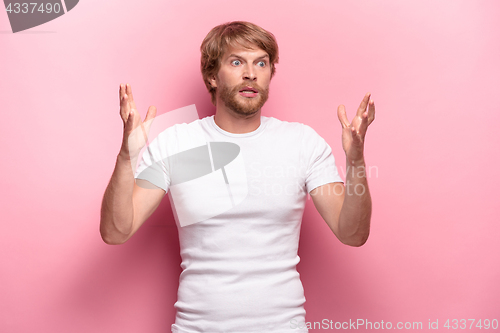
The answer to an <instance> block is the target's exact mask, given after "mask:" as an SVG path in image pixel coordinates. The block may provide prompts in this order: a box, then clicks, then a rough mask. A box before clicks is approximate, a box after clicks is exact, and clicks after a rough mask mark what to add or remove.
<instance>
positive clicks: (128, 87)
mask: <svg viewBox="0 0 500 333" xmlns="http://www.w3.org/2000/svg"><path fill="white" fill-rule="evenodd" d="M126 90H127V95H128V96H129V101H128V102H129V103H130V108H132V109H137V108H136V107H135V101H134V95H132V86H131V85H130V84H128V83H127V85H126Z"/></svg>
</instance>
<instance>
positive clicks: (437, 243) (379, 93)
mask: <svg viewBox="0 0 500 333" xmlns="http://www.w3.org/2000/svg"><path fill="white" fill-rule="evenodd" d="M499 15H500V5H499V3H498V2H497V1H494V0H491V1H463V0H460V1H458V0H456V1H436V0H432V1H428V0H426V1H422V0H413V1H408V0H407V1H401V0H392V1H391V0H380V1H373V0H365V1H361V0H358V1H350V2H347V1H332V0H325V1H319V0H314V1H305V0H301V1H290V0H286V1H285V0H281V1H271V2H270V1H261V0H257V1H252V2H228V1H217V0H213V1H205V0H204V1H201V0H192V1H174V0H169V1H142V2H139V1H117V0H110V1H97V0H83V1H80V3H79V4H78V5H77V6H76V7H75V8H74V9H73V10H72V11H71V12H69V13H67V14H66V15H63V16H62V17H60V18H58V19H56V20H54V21H51V22H49V23H46V24H44V25H41V26H38V27H35V28H33V29H30V30H27V31H25V32H20V33H16V34H12V32H11V30H10V26H9V23H8V19H7V14H6V13H5V11H3V10H2V11H0V50H1V51H0V73H1V75H0V97H1V98H0V100H1V103H2V109H1V111H0V112H1V118H0V119H1V121H0V138H1V142H0V145H1V147H0V151H1V152H2V154H3V156H4V158H3V160H2V163H1V171H2V175H3V177H2V178H1V180H0V188H1V209H2V218H1V220H2V224H1V226H2V232H1V233H0V250H1V251H0V264H1V270H2V272H1V274H0V331H1V332H9V333H10V332H38V333H42V332H43V333H45V332H73V333H79V332H82V333H83V332H85V333H87V332H106V333H109V332H169V329H170V324H172V322H173V320H174V314H175V313H174V307H173V304H174V302H175V300H176V292H177V284H178V275H179V273H180V266H179V264H180V257H179V248H178V247H179V243H178V240H177V230H176V227H175V224H174V221H173V217H172V213H171V209H170V204H169V202H168V200H164V201H163V203H162V205H161V206H160V208H159V209H158V210H157V211H156V212H155V213H154V215H153V216H152V217H151V218H150V220H148V221H147V222H146V223H145V224H144V225H143V226H142V227H141V229H140V230H139V231H138V232H137V234H136V235H134V237H133V238H132V239H131V240H130V241H129V242H128V243H126V244H124V245H121V246H110V245H106V244H105V243H104V242H103V241H102V240H101V238H100V235H99V227H98V226H99V210H100V204H101V199H102V195H103V193H104V189H105V187H106V185H107V182H108V180H109V178H110V176H111V173H112V170H113V167H114V163H115V158H116V155H117V153H118V149H119V146H120V142H121V136H122V122H121V119H120V117H119V114H118V85H119V84H120V83H125V82H128V83H131V84H132V87H133V89H134V96H135V98H136V100H137V103H138V106H139V109H140V111H141V114H142V116H143V117H144V116H145V113H146V110H147V107H148V106H149V105H155V106H156V107H157V108H158V111H159V114H161V113H165V112H168V111H170V110H174V109H177V108H180V107H183V106H186V105H191V104H196V107H197V109H198V112H199V113H200V116H202V117H204V116H207V115H211V114H213V112H214V108H213V107H212V105H211V104H210V101H209V100H210V99H209V95H208V93H207V92H206V91H205V87H204V85H203V82H202V80H201V74H200V73H199V45H200V43H201V41H202V40H203V38H204V36H205V35H206V34H207V32H208V31H209V30H210V29H211V28H212V27H214V26H215V25H217V24H220V23H223V22H227V21H232V20H248V21H252V22H254V23H257V24H259V25H261V26H262V27H264V28H265V29H267V30H269V31H271V32H273V33H274V34H275V36H276V37H277V39H278V42H279V45H280V55H281V57H280V63H279V65H278V69H277V74H276V76H275V78H274V79H273V81H272V83H271V95H270V99H269V102H268V103H267V104H266V105H265V107H264V109H263V115H265V116H273V117H276V118H279V119H282V120H287V121H298V122H302V123H305V124H308V125H310V126H311V127H313V128H314V129H315V130H316V131H317V132H318V133H319V134H320V135H321V136H323V137H324V138H325V139H326V141H327V142H328V143H329V144H330V146H331V147H332V149H333V152H334V155H335V156H336V159H337V163H338V166H339V168H342V170H345V164H344V163H345V160H344V156H343V151H342V147H341V141H340V133H341V131H340V129H341V127H340V123H339V121H338V119H337V116H336V108H337V106H338V105H339V104H345V105H346V107H347V111H348V115H349V118H352V116H353V115H354V112H355V110H356V108H357V106H358V104H359V102H360V100H361V98H362V97H363V95H364V94H365V93H366V92H368V91H370V92H372V96H373V99H374V100H375V104H376V108H377V117H376V120H375V122H374V123H373V124H372V126H371V127H370V128H369V131H368V134H367V142H366V160H367V163H368V165H369V166H371V167H372V169H371V174H370V175H369V177H370V178H369V184H370V189H371V193H372V197H373V202H374V210H373V217H372V231H371V235H370V239H369V240H368V242H367V243H366V244H365V245H364V246H363V247H361V248H351V247H347V246H345V245H342V244H341V243H340V242H339V241H338V240H337V239H336V238H335V237H334V235H333V234H332V233H331V232H330V230H329V229H328V227H327V225H326V223H325V222H324V221H323V220H322V219H321V217H320V216H319V214H318V213H317V211H316V209H315V208H314V205H313V203H312V200H309V201H308V202H307V207H306V211H305V214H304V220H303V226H302V235H301V241H300V252H299V255H300V257H301V262H300V264H299V266H298V269H299V272H300V274H301V277H302V281H303V283H304V288H305V293H306V299H307V302H306V310H307V320H308V321H311V322H312V321H321V320H323V319H328V320H333V321H334V322H335V321H340V322H342V321H349V320H351V321H355V320H357V319H365V320H369V321H371V322H381V321H382V320H383V321H384V322H387V321H391V322H392V323H393V325H396V323H397V322H400V321H401V322H407V321H409V322H414V321H419V322H422V323H423V327H424V330H427V327H428V322H429V320H431V321H436V320H439V327H440V330H443V331H446V330H447V329H445V328H443V327H442V325H443V324H444V322H445V321H446V319H476V320H478V319H490V320H491V319H495V318H496V319H497V320H500V311H499V309H500V285H499V282H498V281H499V280H500V279H499V278H500V266H499V264H498V263H499V255H500V242H499V240H498V239H499V233H500V226H499V213H500V208H499V204H498V197H499V195H498V187H499V184H500V179H499V178H500V177H499V172H498V164H499V162H500V158H499V154H498V151H499V149H498V146H499V143H500V142H499V141H500V140H499V134H498V125H499V123H500V113H499V111H500V110H499V102H498V96H499V89H498V88H499V77H500V65H499V59H500V43H499V41H500V24H499V23H498V17H499ZM342 177H343V178H344V175H342ZM469 323H470V322H469ZM499 329H500V328H499ZM315 331H320V330H315ZM361 331H363V330H361ZM467 331H484V329H483V330H479V329H478V328H476V329H475V328H472V329H469V328H468V327H467Z"/></svg>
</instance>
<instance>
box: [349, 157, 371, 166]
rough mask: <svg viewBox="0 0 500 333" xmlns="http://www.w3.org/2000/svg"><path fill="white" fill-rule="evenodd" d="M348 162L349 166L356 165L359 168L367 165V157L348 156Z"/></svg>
mask: <svg viewBox="0 0 500 333" xmlns="http://www.w3.org/2000/svg"><path fill="white" fill-rule="evenodd" d="M345 160H346V164H347V167H354V168H359V167H365V166H366V164H365V159H364V157H361V158H358V159H352V160H351V159H349V158H348V157H347V156H346V159H345Z"/></svg>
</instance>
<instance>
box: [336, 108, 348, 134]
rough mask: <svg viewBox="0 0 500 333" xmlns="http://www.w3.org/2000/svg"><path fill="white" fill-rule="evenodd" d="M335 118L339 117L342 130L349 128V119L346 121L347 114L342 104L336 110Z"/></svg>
mask: <svg viewBox="0 0 500 333" xmlns="http://www.w3.org/2000/svg"><path fill="white" fill-rule="evenodd" d="M337 116H338V117H339V121H340V124H341V125H342V128H343V129H345V128H349V127H350V126H351V124H350V123H349V119H347V114H346V112H345V106H343V105H342V104H341V105H339V107H338V109H337Z"/></svg>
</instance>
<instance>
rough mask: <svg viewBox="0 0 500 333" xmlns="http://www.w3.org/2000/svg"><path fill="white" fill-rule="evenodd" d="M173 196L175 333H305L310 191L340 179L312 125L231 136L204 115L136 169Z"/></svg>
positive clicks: (266, 126) (160, 141)
mask: <svg viewBox="0 0 500 333" xmlns="http://www.w3.org/2000/svg"><path fill="white" fill-rule="evenodd" d="M136 178H139V179H145V180H148V181H150V182H151V183H153V184H154V185H156V186H158V187H160V188H163V189H164V190H165V191H166V192H168V194H169V199H170V201H171V203H172V208H173V211H174V216H175V219H176V223H177V227H178V232H179V241H180V251H181V257H182V264H181V267H182V269H183V270H182V273H181V275H180V279H179V290H178V299H177V302H176V303H175V305H174V306H175V308H176V310H177V315H176V319H175V324H173V325H172V332H174V333H185V332H230V333H238V332H246V333H248V332H259V333H262V332H269V333H271V332H273V333H285V332H287V333H291V332H295V333H302V332H307V329H306V328H304V329H298V328H297V326H298V324H299V323H304V322H305V310H304V302H305V298H304V290H303V287H302V282H301V280H300V277H299V273H298V272H297V270H296V265H297V263H298V262H299V260H300V259H299V257H298V255H297V250H298V243H299V233H300V225H301V222H302V215H303V212H304V207H305V203H306V200H307V193H309V192H310V191H311V190H313V189H314V188H316V187H318V186H320V185H324V184H327V183H332V182H343V181H342V179H341V178H340V176H339V174H338V172H337V168H336V166H335V160H334V157H333V155H332V153H331V149H330V147H329V146H328V144H327V143H326V142H325V140H324V139H323V138H321V137H320V136H319V135H318V134H317V133H316V132H315V131H314V130H313V129H312V128H311V127H309V126H307V125H304V124H301V123H295V122H286V121H280V120H278V119H276V118H273V117H264V116H261V124H260V127H259V128H258V129H256V130H255V131H253V132H250V133H243V134H234V133H229V132H227V131H224V130H223V129H221V128H220V127H218V126H217V124H215V122H214V117H213V116H210V117H206V118H203V119H199V120H196V121H194V122H192V123H190V124H186V123H184V124H177V125H174V126H172V127H169V128H168V129H167V130H165V131H163V132H162V133H161V134H160V135H158V137H157V138H156V139H155V140H154V141H153V142H152V143H151V144H150V145H149V149H148V150H147V151H146V152H145V153H144V155H143V158H142V160H141V162H140V164H139V167H138V169H137V171H136Z"/></svg>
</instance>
